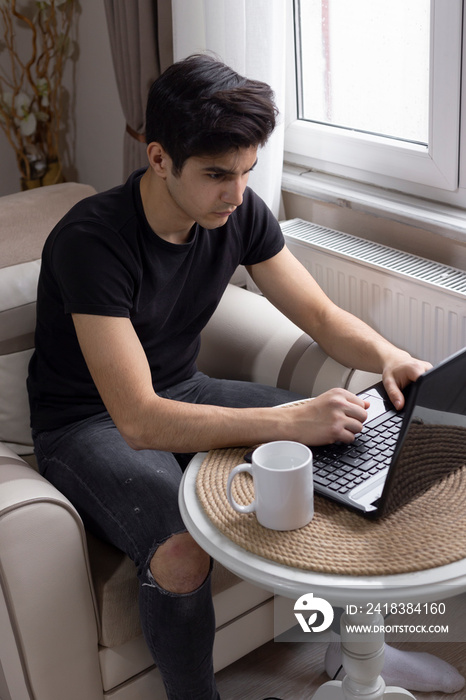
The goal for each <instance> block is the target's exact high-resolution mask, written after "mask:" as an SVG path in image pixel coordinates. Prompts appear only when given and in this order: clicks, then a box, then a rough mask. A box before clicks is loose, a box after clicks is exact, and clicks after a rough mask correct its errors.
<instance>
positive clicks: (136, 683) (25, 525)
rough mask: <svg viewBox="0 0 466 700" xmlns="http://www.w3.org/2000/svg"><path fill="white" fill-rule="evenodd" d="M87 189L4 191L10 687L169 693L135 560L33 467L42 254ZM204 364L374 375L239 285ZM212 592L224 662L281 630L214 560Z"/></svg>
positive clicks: (315, 377) (43, 692) (1, 551)
mask: <svg viewBox="0 0 466 700" xmlns="http://www.w3.org/2000/svg"><path fill="white" fill-rule="evenodd" d="M92 193H93V189H92V188H91V187H88V186H86V185H80V184H76V183H65V184H61V185H53V186H50V187H45V188H41V189H38V190H33V191H30V192H26V193H18V194H14V195H10V196H6V197H2V198H0V698H1V700H31V699H32V698H34V700H64V699H65V698H66V700H102V698H109V699H110V698H112V699H114V700H149V699H150V700H157V699H158V698H160V699H162V698H164V697H165V694H164V691H163V687H162V683H161V679H160V675H159V673H158V670H157V669H156V668H155V666H154V664H153V662H152V659H151V657H150V655H149V652H148V650H147V647H146V645H145V643H144V640H143V638H142V636H141V631H140V627H139V620H138V610H137V579H136V575H135V570H134V566H133V564H132V562H130V561H129V559H128V558H127V557H125V556H124V555H123V554H122V553H121V552H119V551H117V550H116V549H114V548H112V547H110V546H108V545H107V544H105V543H103V542H100V541H98V540H96V539H95V538H93V537H91V536H89V535H88V534H87V533H86V532H85V531H84V528H83V526H82V522H81V520H80V518H79V515H78V514H77V512H76V511H75V509H74V508H73V506H72V505H71V504H70V503H69V501H67V499H66V498H64V497H63V496H62V495H61V494H60V493H59V492H58V491H57V490H56V489H55V488H54V487H53V486H52V485H51V484H49V483H48V482H47V481H46V480H45V479H44V478H43V477H41V476H40V475H39V474H38V473H37V472H36V471H35V470H34V468H31V466H30V465H33V464H34V458H33V456H31V453H32V444H31V437H30V431H29V415H28V403H27V394H26V387H25V381H26V375H27V365H28V361H29V358H30V355H31V353H32V348H33V331H34V323H35V296H36V284H37V276H38V272H39V269H40V253H41V249H42V245H43V242H44V240H45V237H46V235H47V234H48V232H49V231H50V230H51V228H52V227H53V225H54V223H55V222H56V221H57V220H58V219H59V218H60V217H61V216H62V215H63V214H64V213H65V212H66V211H67V210H68V209H69V207H70V206H71V205H72V204H73V203H75V202H76V201H78V200H79V199H81V198H82V197H85V196H87V195H89V194H92ZM199 365H200V367H201V368H202V369H203V370H204V371H206V372H210V373H211V374H213V375H215V376H224V377H234V378H238V379H247V380H252V381H260V382H265V383H268V384H273V385H280V386H282V387H285V388H291V389H293V390H297V391H300V392H302V393H304V394H306V395H309V396H311V395H314V394H316V393H319V392H321V391H323V390H325V389H327V388H329V387H330V386H348V387H349V388H351V389H353V390H358V389H360V388H363V387H364V386H367V385H368V384H370V383H371V382H372V381H373V377H372V376H366V375H364V374H362V373H359V372H353V371H352V370H349V369H347V368H344V367H342V366H341V365H339V364H337V363H335V362H334V361H332V360H331V359H330V358H328V357H327V356H326V355H325V354H324V353H323V352H322V350H321V349H320V348H319V347H318V346H317V345H316V344H315V343H314V342H313V341H312V340H311V339H310V338H309V337H307V336H304V335H303V334H302V333H301V332H300V331H299V329H297V328H296V327H295V326H294V325H293V324H292V323H290V322H288V321H287V320H286V319H285V318H283V316H281V314H280V313H279V312H278V311H276V310H275V309H274V308H273V307H272V306H271V305H270V304H269V303H268V302H267V301H266V300H265V299H263V298H262V297H260V296H258V295H256V294H253V293H252V292H249V291H246V290H244V289H241V288H239V287H236V286H233V285H230V287H229V289H228V290H227V292H226V294H225V296H224V298H223V300H222V302H221V304H220V306H219V308H218V311H217V312H216V314H215V316H214V318H213V319H212V321H211V322H210V324H209V326H208V328H207V329H206V330H205V332H204V337H203V344H202V352H201V356H200V362H199ZM214 603H215V609H216V616H217V628H218V629H217V635H216V643H215V653H214V657H215V666H216V669H217V670H218V669H220V668H222V667H224V666H226V665H228V664H230V663H232V662H233V661H235V660H236V659H238V658H239V657H241V656H242V655H244V654H247V653H248V652H250V651H251V650H252V649H254V648H256V647H258V646H259V645H261V644H263V643H264V642H266V641H268V640H269V639H271V638H272V637H273V600H272V597H271V594H270V593H269V592H267V591H264V590H262V589H260V588H257V587H254V586H252V585H251V584H249V583H246V582H244V581H241V580H240V579H238V578H237V577H236V576H234V575H233V574H231V573H229V572H228V571H226V570H225V569H223V568H222V567H221V566H219V565H216V566H215V570H214Z"/></svg>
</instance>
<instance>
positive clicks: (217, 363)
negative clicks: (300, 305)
mask: <svg viewBox="0 0 466 700" xmlns="http://www.w3.org/2000/svg"><path fill="white" fill-rule="evenodd" d="M198 366H199V369H201V370H202V371H203V372H205V373H206V374H209V375H210V376H212V377H222V378H224V379H240V380H244V381H252V382H259V383H262V384H267V385H269V386H278V387H280V388H282V389H289V390H290V391H294V392H297V393H300V394H302V395H304V396H317V395H318V394H321V393H322V392H323V391H326V390H327V389H331V388H332V387H337V386H339V387H345V388H347V389H350V390H351V391H355V392H356V391H361V390H362V389H364V388H366V387H368V386H370V385H371V384H374V383H375V382H376V381H378V380H379V379H380V376H379V375H375V374H372V373H369V372H361V371H359V370H356V371H355V370H354V369H352V368H349V367H344V366H343V365H341V364H340V363H338V362H336V361H335V360H333V359H332V358H331V357H329V356H328V355H327V354H326V353H325V352H324V351H323V350H322V348H321V347H319V345H318V344H317V343H316V342H315V341H314V340H313V339H312V338H310V337H309V336H308V335H306V334H305V333H303V332H302V331H301V330H300V329H299V328H298V327H297V326H296V325H295V324H294V323H292V322H291V321H289V320H288V319H287V318H286V317H285V316H284V315H283V314H282V313H281V312H280V311H278V309H276V308H275V307H274V306H273V305H272V304H271V303H270V302H269V301H268V300H267V299H265V297H263V296H260V295H259V294H255V293H254V292H251V291H248V290H246V289H242V288H241V287H236V286H234V285H231V284H230V285H229V286H228V287H227V289H226V291H225V294H224V295H223V298H222V299H221V301H220V304H219V306H218V308H217V310H216V311H215V313H214V315H213V316H212V318H211V320H210V321H209V323H208V324H207V326H206V328H205V329H204V331H203V333H202V344H201V352H200V354H199V360H198Z"/></svg>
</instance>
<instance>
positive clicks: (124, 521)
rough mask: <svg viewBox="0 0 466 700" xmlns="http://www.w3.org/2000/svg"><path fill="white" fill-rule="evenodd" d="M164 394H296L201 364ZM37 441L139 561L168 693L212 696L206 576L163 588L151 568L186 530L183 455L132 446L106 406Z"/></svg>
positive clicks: (75, 496)
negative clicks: (216, 374) (192, 584)
mask: <svg viewBox="0 0 466 700" xmlns="http://www.w3.org/2000/svg"><path fill="white" fill-rule="evenodd" d="M160 395H161V396H164V397H166V398H170V399H173V400H179V401H187V402H190V403H204V404H210V405H218V406H231V407H238V408H244V407H250V406H256V407H261V406H274V405H278V404H280V403H286V402H287V401H293V400H295V399H298V398H300V397H299V396H297V395H295V394H291V393H289V392H286V391H283V390H281V389H275V388H272V387H267V386H262V385H258V384H250V383H246V382H234V381H226V380H217V379H210V378H209V377H206V376H205V375H204V374H202V373H201V372H197V373H196V374H195V375H194V376H193V377H192V378H191V379H189V380H187V381H186V382H182V383H181V384H178V385H176V386H175V387H172V388H170V389H168V390H166V391H163V392H160ZM182 429H183V426H180V430H182ZM34 444H35V450H36V456H37V460H38V463H39V468H40V471H41V473H42V474H43V475H44V476H45V477H46V478H47V479H48V480H49V481H50V482H52V483H53V484H54V485H55V486H56V487H57V488H58V489H59V490H60V491H61V492H62V493H63V494H64V495H65V496H66V497H67V498H68V499H69V500H70V501H71V502H72V503H73V504H74V506H75V507H76V509H77V510H78V512H79V513H80V515H81V517H82V519H83V521H84V524H85V526H86V528H88V529H89V531H90V532H92V533H93V534H95V535H96V536H97V537H100V538H102V539H105V540H107V541H108V542H111V543H112V544H113V545H114V546H116V547H118V548H119V549H120V550H122V551H123V552H126V554H127V555H128V556H129V557H130V558H131V559H132V560H133V561H134V563H135V564H136V567H137V571H138V577H139V582H140V587H139V590H140V594H139V600H140V614H141V624H142V629H143V633H144V637H145V639H146V642H147V645H148V647H149V649H150V651H151V653H152V656H153V658H154V660H155V662H156V664H157V665H158V667H159V669H160V671H161V673H162V677H163V680H164V683H165V688H166V692H167V696H168V698H169V700H217V699H218V697H219V696H218V692H217V689H216V686H215V679H214V673H213V664H212V646H213V640H214V634H215V619H214V611H213V605H212V596H211V592H210V576H209V577H208V578H207V579H206V581H205V582H204V583H203V584H202V585H201V586H200V587H199V588H198V589H197V590H195V591H193V592H192V593H187V594H182V595H179V594H175V593H171V592H168V591H166V590H164V589H162V588H160V587H159V586H158V585H157V582H156V581H155V580H154V578H153V576H152V574H151V571H150V568H149V565H150V561H151V559H152V556H153V555H154V552H155V551H156V549H157V547H158V546H159V545H160V544H161V543H162V542H164V541H165V540H166V539H168V538H169V537H170V536H171V535H173V534H175V533H178V532H184V531H186V528H185V526H184V523H183V521H182V519H181V516H180V512H179V510H178V488H179V484H180V480H181V477H182V473H183V470H182V465H183V464H186V463H187V461H188V457H187V456H183V455H176V456H175V455H173V454H172V453H170V452H159V451H155V450H141V451H135V450H132V449H131V448H130V447H129V446H128V445H127V443H126V442H125V441H124V440H123V438H122V437H121V435H120V433H119V432H118V430H117V429H116V427H115V425H114V423H113V421H112V419H111V418H110V416H109V415H108V413H106V412H104V413H100V414H98V415H96V416H93V417H91V418H88V419H86V420H83V421H79V422H77V423H73V424H72V425H69V426H66V428H61V429H58V430H53V431H43V432H40V433H34Z"/></svg>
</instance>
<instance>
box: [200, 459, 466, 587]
mask: <svg viewBox="0 0 466 700" xmlns="http://www.w3.org/2000/svg"><path fill="white" fill-rule="evenodd" d="M249 449H250V448H230V449H223V450H212V451H211V452H209V453H208V455H207V456H206V458H205V459H204V461H203V463H202V465H201V467H200V470H199V473H198V476H197V482H196V491H197V495H198V498H199V500H200V502H201V504H202V506H203V508H204V510H205V512H206V513H207V515H208V517H209V518H210V520H211V521H212V523H213V524H214V525H215V526H216V527H217V528H218V530H220V532H222V533H223V534H224V535H226V537H228V538H229V539H230V540H232V541H233V542H235V543H236V544H238V545H240V546H242V547H244V549H246V550H248V551H249V552H252V553H254V554H258V555H260V556H262V557H265V558H267V559H270V560H272V561H275V562H277V563H280V564H286V565H288V566H292V567H296V568H299V569H306V570H311V571H316V572H320V573H332V574H340V575H352V576H378V575H389V574H400V573H406V572H410V571H421V570H424V569H430V568H432V567H436V566H442V565H444V564H449V563H451V562H454V561H458V560H459V559H463V558H465V557H466V467H464V468H462V469H460V470H458V471H456V472H454V473H453V474H450V476H448V477H447V478H446V479H444V480H442V481H441V482H439V483H437V484H434V485H433V486H432V487H431V488H430V489H429V491H427V492H426V493H424V494H423V495H422V496H419V497H418V498H416V499H415V500H414V501H411V502H410V503H408V504H407V505H405V506H403V508H401V509H399V510H398V511H396V512H395V513H392V514H391V515H389V516H387V517H385V518H383V519H380V520H378V521H369V520H366V519H365V518H364V517H362V516H360V515H358V514H356V513H353V512H351V511H349V510H348V509H346V508H344V507H342V506H339V505H338V504H336V503H332V502H330V501H328V500H327V499H324V498H322V497H319V496H317V495H316V496H315V499H314V508H315V515H314V518H313V520H312V521H311V522H310V523H309V525H307V526H306V527H304V528H301V529H300V530H293V531H289V532H277V531H274V530H268V529H267V528H265V527H263V526H262V525H259V523H258V522H257V520H256V516H255V515H254V514H253V513H251V514H240V513H237V512H236V511H235V510H233V508H232V507H231V506H230V504H229V503H228V500H227V497H226V485H227V479H228V474H229V472H230V470H231V469H232V468H233V467H234V466H236V465H237V464H241V463H242V462H243V461H244V460H243V457H244V454H245V453H246V452H247V451H248V450H249ZM233 492H234V496H235V499H236V500H237V501H238V502H239V503H243V504H245V503H249V502H250V501H251V500H252V498H253V489H252V479H251V477H250V476H249V475H248V474H244V473H241V474H239V475H237V476H236V478H235V480H234V482H233Z"/></svg>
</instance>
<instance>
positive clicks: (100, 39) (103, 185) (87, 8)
mask: <svg viewBox="0 0 466 700" xmlns="http://www.w3.org/2000/svg"><path fill="white" fill-rule="evenodd" d="M79 5H80V11H79V14H78V15H77V16H76V19H75V21H74V27H73V29H74V35H75V38H76V39H77V42H78V47H79V57H78V60H77V61H76V62H75V63H74V64H68V66H67V70H66V76H65V80H64V84H65V87H66V88H67V90H68V91H69V95H70V100H71V109H72V111H71V114H72V121H71V123H70V124H69V129H68V132H67V139H66V151H67V152H66V155H65V160H66V165H65V176H66V179H67V180H68V181H70V180H77V181H79V182H86V183H88V184H91V185H93V186H94V187H95V188H96V189H97V190H99V191H100V190H103V189H107V188H108V187H112V186H113V185H115V184H118V183H119V182H121V179H122V172H123V134H124V128H125V120H124V116H123V113H122V110H121V106H120V101H119V97H118V91H117V86H116V81H115V75H114V71H113V65H112V58H111V54H110V43H109V39H108V32H107V24H106V19H105V11H104V7H103V2H102V1H101V0H98V2H95V0H79ZM19 188H20V183H19V171H18V168H17V166H16V160H15V157H14V153H13V149H12V148H11V146H10V145H9V144H8V141H7V139H6V137H5V136H4V134H3V132H0V195H4V194H11V193H13V192H17V191H18V190H19Z"/></svg>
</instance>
